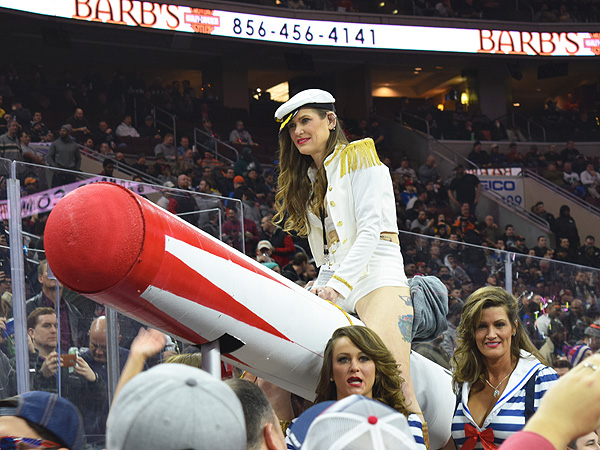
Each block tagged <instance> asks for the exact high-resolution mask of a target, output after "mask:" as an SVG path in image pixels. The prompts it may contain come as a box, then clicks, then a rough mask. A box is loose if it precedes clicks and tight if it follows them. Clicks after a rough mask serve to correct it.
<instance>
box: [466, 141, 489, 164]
mask: <svg viewBox="0 0 600 450" xmlns="http://www.w3.org/2000/svg"><path fill="white" fill-rule="evenodd" d="M467 159H468V160H469V161H471V162H472V163H473V164H474V165H475V166H476V167H482V168H485V167H489V166H490V155H488V154H487V152H486V151H485V150H483V148H482V146H481V142H479V141H475V143H474V144H473V150H471V153H469V156H467Z"/></svg>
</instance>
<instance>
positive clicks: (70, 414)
mask: <svg viewBox="0 0 600 450" xmlns="http://www.w3.org/2000/svg"><path fill="white" fill-rule="evenodd" d="M0 416H15V417H20V418H21V419H26V420H28V421H30V422H32V423H35V424H36V425H39V426H40V427H42V428H44V429H46V430H47V431H49V432H50V433H52V434H53V435H55V436H56V437H57V438H58V440H60V441H61V442H57V444H61V445H64V446H65V447H67V448H69V449H70V450H80V449H81V448H82V447H83V419H82V418H81V414H80V413H79V411H78V410H77V408H76V407H75V405H73V403H71V402H70V401H69V400H67V399H65V398H62V397H59V396H58V395H56V394H51V393H50V392H42V391H31V392H26V393H24V394H21V395H17V396H15V397H9V398H5V399H4V400H1V401H0Z"/></svg>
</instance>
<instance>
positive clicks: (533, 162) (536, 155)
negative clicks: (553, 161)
mask: <svg viewBox="0 0 600 450" xmlns="http://www.w3.org/2000/svg"><path fill="white" fill-rule="evenodd" d="M525 164H526V165H527V166H529V167H544V166H545V165H546V157H545V156H544V155H543V154H542V152H540V150H539V149H538V147H537V145H535V144H531V145H530V146H529V150H528V151H527V153H525Z"/></svg>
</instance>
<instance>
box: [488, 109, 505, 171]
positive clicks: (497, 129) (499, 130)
mask: <svg viewBox="0 0 600 450" xmlns="http://www.w3.org/2000/svg"><path fill="white" fill-rule="evenodd" d="M490 138H491V140H492V141H506V140H508V134H507V132H506V127H505V126H504V124H503V123H501V122H500V121H499V120H498V119H496V120H494V122H493V123H492V129H491V130H490ZM494 145H496V148H498V144H492V149H493V148H494ZM491 162H492V163H493V161H491Z"/></svg>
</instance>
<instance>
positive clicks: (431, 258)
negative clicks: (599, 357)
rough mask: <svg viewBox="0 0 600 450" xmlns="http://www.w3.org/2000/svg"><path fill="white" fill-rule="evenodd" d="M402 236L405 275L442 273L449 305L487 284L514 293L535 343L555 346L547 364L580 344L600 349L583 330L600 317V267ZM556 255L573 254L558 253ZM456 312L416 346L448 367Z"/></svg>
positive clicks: (449, 241)
mask: <svg viewBox="0 0 600 450" xmlns="http://www.w3.org/2000/svg"><path fill="white" fill-rule="evenodd" d="M400 241H401V245H402V254H403V257H404V264H405V272H406V275H407V276H408V277H409V278H410V277H412V276H414V275H433V276H436V277H438V278H439V279H440V280H441V281H442V282H443V283H444V285H445V286H446V288H447V289H448V293H449V296H448V302H449V305H450V307H451V306H452V305H453V304H457V305H462V303H463V302H464V301H465V300H466V299H467V297H468V296H469V295H470V294H471V293H472V292H473V291H475V290H477V289H479V288H480V287H483V286H487V285H492V286H498V287H501V288H503V289H506V290H507V291H509V292H511V293H513V294H514V295H515V296H516V297H517V298H518V299H519V303H520V317H521V319H522V322H523V325H524V326H525V329H526V330H527V332H528V334H529V336H530V338H531V340H532V342H533V343H534V344H535V345H536V347H537V348H538V349H543V348H545V347H549V348H552V349H553V351H550V352H549V353H547V354H546V355H545V357H546V358H547V359H549V360H550V361H548V362H549V363H552V362H554V360H555V359H557V358H559V357H561V356H562V357H564V356H566V355H565V353H566V352H568V350H569V348H570V347H571V346H573V345H576V344H580V343H586V344H587V345H589V346H590V347H592V349H593V350H594V351H596V350H598V349H600V339H597V338H594V337H592V336H586V335H585V329H586V328H587V327H588V326H589V325H590V324H591V323H592V322H594V321H596V320H598V318H599V317H600V309H599V305H598V301H599V300H600V297H599V293H600V269H597V268H592V267H586V266H581V265H577V264H573V263H569V262H567V261H561V260H557V259H548V258H539V257H537V256H534V255H533V254H521V253H514V252H507V251H504V250H498V249H494V248H490V247H486V246H479V245H474V244H470V243H466V242H462V241H456V240H450V239H441V238H436V237H431V236H426V235H422V234H415V233H410V232H400ZM523 251H526V252H527V253H529V251H528V250H527V249H524V250H523ZM557 257H559V258H571V257H573V256H572V254H564V253H558V254H557ZM452 311H453V309H452V308H450V314H449V316H448V323H449V330H448V331H447V332H445V333H444V334H443V335H441V336H440V337H438V339H435V340H434V341H432V342H427V343H424V344H418V345H413V349H415V350H416V351H418V352H419V353H422V354H423V355H424V356H426V357H428V358H430V359H432V360H434V361H435V362H437V363H439V364H440V365H442V366H446V367H449V365H448V364H449V360H450V357H451V356H452V353H453V350H454V346H455V344H456V341H455V339H456V326H457V325H458V321H459V320H460V308H458V309H457V313H458V314H456V313H455V314H453V313H452ZM556 321H559V322H560V323H557V322H556ZM552 324H555V327H554V330H555V332H556V333H554V334H553V333H552V332H551V329H552ZM542 353H543V352H542Z"/></svg>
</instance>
